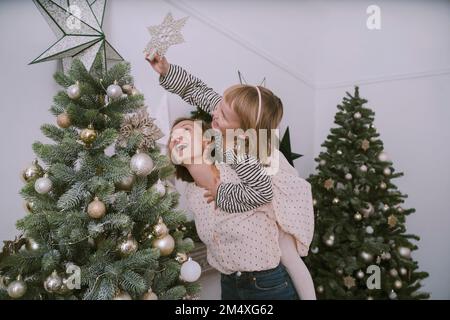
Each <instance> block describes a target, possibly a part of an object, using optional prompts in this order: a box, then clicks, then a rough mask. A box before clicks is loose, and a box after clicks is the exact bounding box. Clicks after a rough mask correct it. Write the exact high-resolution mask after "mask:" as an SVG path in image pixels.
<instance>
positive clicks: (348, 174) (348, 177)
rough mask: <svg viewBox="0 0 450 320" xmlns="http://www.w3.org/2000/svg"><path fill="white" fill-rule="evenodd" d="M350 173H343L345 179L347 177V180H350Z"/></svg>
mask: <svg viewBox="0 0 450 320" xmlns="http://www.w3.org/2000/svg"><path fill="white" fill-rule="evenodd" d="M352 178H353V177H352V174H351V173H347V174H345V179H347V180H352Z"/></svg>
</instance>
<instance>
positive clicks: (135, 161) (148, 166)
mask: <svg viewBox="0 0 450 320" xmlns="http://www.w3.org/2000/svg"><path fill="white" fill-rule="evenodd" d="M130 167H131V170H132V171H133V172H134V173H135V174H136V175H137V176H139V177H145V176H147V175H148V174H150V172H152V170H153V160H152V158H150V156H149V155H148V154H146V153H136V154H135V155H134V156H133V157H132V158H131V161H130Z"/></svg>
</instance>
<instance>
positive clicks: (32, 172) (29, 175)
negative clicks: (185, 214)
mask: <svg viewBox="0 0 450 320" xmlns="http://www.w3.org/2000/svg"><path fill="white" fill-rule="evenodd" d="M43 175H44V169H42V167H41V166H40V165H39V163H38V161H37V160H34V161H33V163H32V164H31V166H29V167H27V168H25V170H23V171H22V179H23V181H25V182H30V181H32V180H34V179H37V178H40V177H42V176H43Z"/></svg>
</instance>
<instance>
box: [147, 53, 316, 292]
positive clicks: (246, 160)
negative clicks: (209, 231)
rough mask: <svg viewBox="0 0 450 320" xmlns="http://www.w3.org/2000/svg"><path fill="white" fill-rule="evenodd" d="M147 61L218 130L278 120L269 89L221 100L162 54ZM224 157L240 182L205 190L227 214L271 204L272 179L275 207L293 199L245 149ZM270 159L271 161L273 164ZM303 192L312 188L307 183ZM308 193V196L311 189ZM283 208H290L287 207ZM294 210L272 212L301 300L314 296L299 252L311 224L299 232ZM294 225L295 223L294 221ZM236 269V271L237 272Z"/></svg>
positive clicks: (277, 104) (292, 175)
mask: <svg viewBox="0 0 450 320" xmlns="http://www.w3.org/2000/svg"><path fill="white" fill-rule="evenodd" d="M149 62H150V63H151V65H152V67H153V68H154V69H155V70H156V71H157V72H159V73H160V75H161V77H160V83H161V85H162V86H163V87H164V88H166V89H167V90H168V91H170V92H173V93H176V94H179V95H180V96H181V98H183V99H184V100H185V101H187V102H188V103H190V104H193V105H195V106H198V107H200V108H202V109H203V110H205V111H207V112H209V113H211V114H212V115H213V122H212V126H213V128H214V129H218V130H220V131H221V132H222V133H223V134H226V132H225V131H226V130H227V129H243V130H244V131H245V130H247V129H250V128H253V129H257V130H258V129H269V130H270V129H275V128H277V127H278V125H279V122H280V121H281V117H282V104H281V101H280V99H279V98H278V97H276V96H275V95H274V94H273V93H272V92H271V91H270V90H267V89H265V88H261V87H257V86H255V87H252V86H243V85H237V86H233V87H230V88H229V89H227V90H226V91H225V94H224V98H223V99H222V98H221V97H220V96H219V95H218V94H217V93H215V92H214V91H213V90H212V89H211V88H208V87H207V86H206V85H205V84H204V83H203V82H202V81H201V80H199V79H197V78H195V77H193V76H191V75H189V74H188V73H187V72H186V71H185V70H183V69H182V68H181V67H179V66H176V65H169V64H168V62H167V60H166V59H165V58H160V57H159V56H156V57H155V58H154V60H152V61H149ZM252 107H253V108H252ZM255 114H256V117H255ZM266 138H267V140H268V144H269V145H270V138H271V136H270V135H269V136H266ZM226 157H227V159H228V160H229V159H230V158H231V160H232V164H231V167H232V168H233V169H234V170H235V172H236V173H237V176H238V178H239V179H240V182H239V183H221V182H220V180H219V179H213V180H209V181H210V183H205V184H204V187H205V188H206V189H207V190H208V191H209V192H208V193H207V194H206V196H207V197H208V198H209V199H208V201H212V200H214V199H215V201H216V205H217V207H219V208H220V209H221V210H223V211H226V212H229V213H238V212H241V213H242V212H248V211H250V210H254V209H257V208H261V207H262V206H264V205H267V204H269V203H271V201H272V199H274V190H273V189H272V184H273V183H274V185H275V186H276V187H277V188H276V191H275V194H276V197H275V198H276V199H274V203H277V204H279V205H278V207H280V204H284V205H285V204H286V201H292V199H290V200H289V199H285V197H286V196H287V194H288V193H289V192H285V190H283V187H282V186H280V182H282V180H281V181H280V180H277V181H272V179H271V178H270V176H269V175H268V174H267V172H266V171H265V168H264V167H263V166H262V165H261V163H260V162H259V160H258V158H255V157H253V156H251V155H248V154H246V153H244V154H243V155H242V154H239V155H238V156H237V155H236V153H235V150H227V151H226ZM284 161H285V159H284ZM274 162H275V161H273V162H272V165H273V164H274ZM291 168H292V167H291ZM277 169H278V168H277ZM292 169H293V168H292ZM288 171H289V170H284V171H283V174H285V175H286V176H284V177H283V179H286V178H288V179H290V180H291V181H295V179H300V178H299V177H298V174H297V172H296V171H295V169H293V170H292V171H291V172H289V173H288ZM195 172H196V171H195V170H192V172H191V174H192V176H193V178H194V179H196V178H197V179H199V180H201V179H203V180H205V176H204V175H203V173H201V172H199V174H198V175H197V177H196V174H195ZM197 179H196V180H197ZM301 180H302V181H301V182H302V183H303V184H305V183H306V184H307V182H306V181H304V180H303V179H301ZM308 186H309V184H308ZM307 191H309V192H310V187H309V190H307ZM307 196H310V193H309V194H308V195H307ZM290 197H295V198H296V197H298V195H295V194H291V195H290ZM309 200H312V199H309ZM309 202H311V201H309ZM309 207H310V208H309ZM309 207H308V209H309V212H307V213H306V214H307V215H309V217H310V218H311V217H312V205H310V206H309ZM295 208H297V209H299V207H295V206H291V207H290V208H289V209H295ZM283 209H284V210H285V211H289V209H287V208H286V207H285V208H283ZM283 209H282V210H283ZM296 214H297V216H298V217H300V216H301V215H300V214H299V213H293V215H292V214H291V215H290V214H289V212H285V213H282V212H280V213H278V214H276V218H277V223H278V230H277V231H278V234H279V238H278V242H279V246H280V249H281V262H282V264H283V265H284V266H285V267H286V269H287V271H288V273H289V275H290V277H291V279H292V281H293V283H294V285H295V287H296V290H297V292H298V294H299V296H300V297H301V298H302V299H315V293H314V287H313V284H312V279H311V276H310V274H309V272H308V270H307V268H306V266H305V265H304V263H303V261H302V259H301V258H300V256H299V253H300V255H306V254H307V252H308V247H309V243H310V241H311V237H312V229H311V226H309V230H306V232H307V233H308V234H306V235H305V234H299V233H301V232H305V228H302V227H300V225H301V224H302V221H301V219H299V218H297V219H296V217H295V215H296ZM296 220H297V221H296ZM293 223H294V224H297V226H295V225H292V224H293ZM283 229H284V230H286V231H287V232H285V231H284V230H283ZM296 244H297V247H296ZM235 271H236V272H240V271H239V270H235Z"/></svg>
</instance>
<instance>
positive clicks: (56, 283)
mask: <svg viewBox="0 0 450 320" xmlns="http://www.w3.org/2000/svg"><path fill="white" fill-rule="evenodd" d="M61 286H62V278H61V277H60V276H59V275H58V273H57V272H56V270H55V271H53V273H52V274H51V275H50V276H48V277H47V279H45V281H44V289H45V291H47V292H50V293H54V292H57V291H58V290H59V289H60V288H61Z"/></svg>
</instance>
